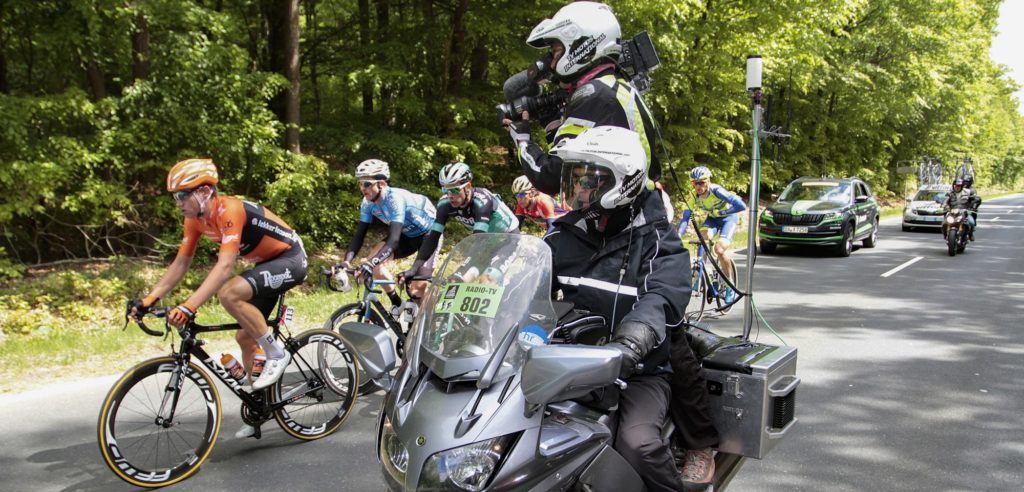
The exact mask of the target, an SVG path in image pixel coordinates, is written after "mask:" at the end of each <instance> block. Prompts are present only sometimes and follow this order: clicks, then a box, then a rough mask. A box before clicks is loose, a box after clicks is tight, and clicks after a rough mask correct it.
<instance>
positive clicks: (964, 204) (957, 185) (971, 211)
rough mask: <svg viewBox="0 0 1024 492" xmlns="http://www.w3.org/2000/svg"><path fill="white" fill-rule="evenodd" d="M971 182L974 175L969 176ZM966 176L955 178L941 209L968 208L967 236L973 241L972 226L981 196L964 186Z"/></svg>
mask: <svg viewBox="0 0 1024 492" xmlns="http://www.w3.org/2000/svg"><path fill="white" fill-rule="evenodd" d="M970 182H971V184H974V177H973V176H971V177H970ZM966 183H967V177H964V178H961V179H957V180H956V181H954V182H953V190H952V191H950V192H949V195H946V201H945V202H943V204H942V209H943V210H945V211H947V212H948V211H949V210H950V209H954V208H962V209H966V210H968V213H967V238H968V239H970V240H971V241H974V226H975V221H976V217H977V214H978V207H980V206H981V197H980V196H978V193H977V192H975V191H974V189H973V188H969V187H967V186H966Z"/></svg>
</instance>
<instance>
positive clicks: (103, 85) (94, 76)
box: [85, 60, 107, 101]
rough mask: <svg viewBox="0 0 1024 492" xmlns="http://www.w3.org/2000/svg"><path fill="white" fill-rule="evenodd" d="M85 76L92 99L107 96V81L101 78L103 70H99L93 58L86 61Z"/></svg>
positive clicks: (96, 99) (95, 99) (97, 99)
mask: <svg viewBox="0 0 1024 492" xmlns="http://www.w3.org/2000/svg"><path fill="white" fill-rule="evenodd" d="M85 78H86V80H87V81H88V82H89V90H90V92H92V99H93V101H99V100H100V99H103V98H105V97H107V82H106V81H105V80H104V79H103V71H102V70H100V66H99V64H98V63H96V61H95V60H90V61H88V62H86V64H85Z"/></svg>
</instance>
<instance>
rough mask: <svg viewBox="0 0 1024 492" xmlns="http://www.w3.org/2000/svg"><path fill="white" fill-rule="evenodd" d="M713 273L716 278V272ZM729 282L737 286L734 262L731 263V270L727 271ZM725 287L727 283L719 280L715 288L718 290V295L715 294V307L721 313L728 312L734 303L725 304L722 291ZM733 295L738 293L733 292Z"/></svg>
mask: <svg viewBox="0 0 1024 492" xmlns="http://www.w3.org/2000/svg"><path fill="white" fill-rule="evenodd" d="M715 273H716V278H718V275H717V273H718V272H715ZM729 282H730V283H732V285H734V286H739V280H738V279H737V277H736V264H735V263H734V264H733V265H732V271H731V272H729ZM727 288H729V285H727V284H726V283H725V282H722V281H720V280H719V282H718V288H717V289H715V290H716V291H717V292H718V295H717V296H715V307H716V308H717V310H718V312H720V313H722V314H728V313H729V311H732V307H733V306H735V305H736V304H735V303H734V304H728V305H727V304H726V302H725V294H724V292H723V291H724V290H725V289H727ZM733 290H734V291H735V289H733ZM734 295H737V296H738V295H739V294H735V292H734Z"/></svg>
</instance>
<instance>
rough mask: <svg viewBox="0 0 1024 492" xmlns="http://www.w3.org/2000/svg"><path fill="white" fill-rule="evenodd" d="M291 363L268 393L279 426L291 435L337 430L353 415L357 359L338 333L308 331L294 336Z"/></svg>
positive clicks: (310, 437) (314, 436) (310, 435)
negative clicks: (278, 404) (276, 404)
mask: <svg viewBox="0 0 1024 492" xmlns="http://www.w3.org/2000/svg"><path fill="white" fill-rule="evenodd" d="M295 344H296V348H295V350H294V351H293V352H292V361H291V362H290V363H289V364H288V367H287V368H285V372H284V374H283V375H281V379H279V380H278V381H277V382H276V383H274V386H273V387H272V391H271V394H270V401H271V403H278V402H287V404H286V405H285V406H283V407H281V408H279V409H277V410H275V411H274V418H275V419H277V423H278V425H280V426H281V428H282V429H284V431H285V432H287V433H288V434H290V435H291V436H292V437H295V438H297V439H303V440H313V439H319V438H321V437H324V436H328V435H330V434H331V433H332V432H334V431H335V430H337V429H338V427H340V426H341V424H342V423H344V422H345V419H347V418H348V416H349V413H351V410H352V406H353V405H354V404H355V401H356V396H357V395H356V388H358V387H359V371H358V369H357V365H356V362H355V359H354V358H353V357H352V354H351V353H349V351H348V347H347V345H346V344H345V342H344V341H343V340H342V338H341V336H339V335H338V334H337V333H334V332H332V331H328V330H309V331H306V332H303V333H301V334H299V336H298V337H296V338H295Z"/></svg>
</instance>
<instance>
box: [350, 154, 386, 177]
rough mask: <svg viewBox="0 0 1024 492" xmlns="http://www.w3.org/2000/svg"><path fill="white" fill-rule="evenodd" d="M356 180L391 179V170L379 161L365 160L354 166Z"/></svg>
mask: <svg viewBox="0 0 1024 492" xmlns="http://www.w3.org/2000/svg"><path fill="white" fill-rule="evenodd" d="M356 177H357V178H373V179H383V180H385V181H386V180H389V179H391V169H390V168H389V167H388V163H386V162H384V161H382V160H380V159H367V160H365V161H363V162H360V163H359V165H358V166H356Z"/></svg>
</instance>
